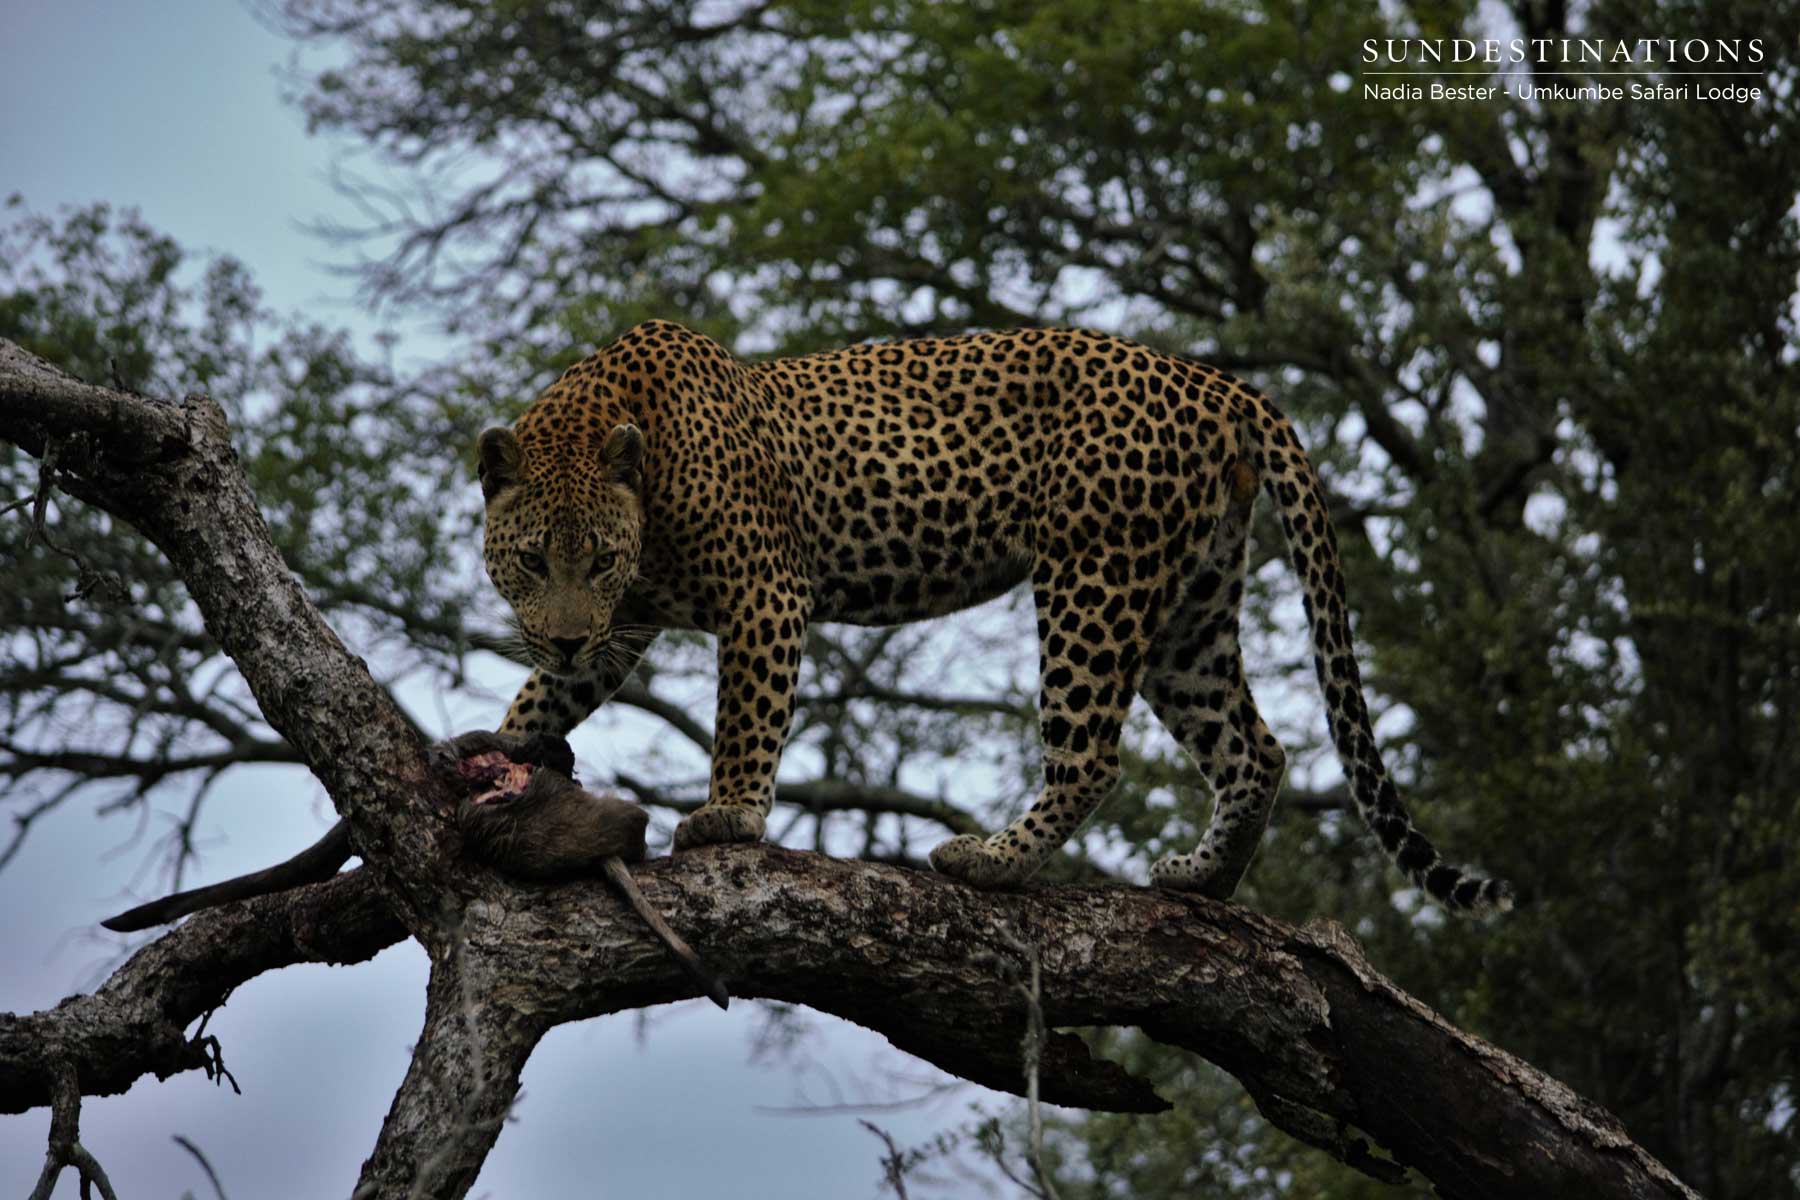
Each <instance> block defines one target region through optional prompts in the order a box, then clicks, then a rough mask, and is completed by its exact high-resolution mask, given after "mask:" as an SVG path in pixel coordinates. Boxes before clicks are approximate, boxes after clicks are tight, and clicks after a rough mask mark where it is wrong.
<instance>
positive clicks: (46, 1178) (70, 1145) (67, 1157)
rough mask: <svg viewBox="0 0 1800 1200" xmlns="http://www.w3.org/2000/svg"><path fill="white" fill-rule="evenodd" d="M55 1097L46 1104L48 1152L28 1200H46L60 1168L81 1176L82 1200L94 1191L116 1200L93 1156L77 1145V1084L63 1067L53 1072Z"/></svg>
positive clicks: (68, 1068)
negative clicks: (54, 1075)
mask: <svg viewBox="0 0 1800 1200" xmlns="http://www.w3.org/2000/svg"><path fill="white" fill-rule="evenodd" d="M54 1086H55V1096H54V1099H53V1100H52V1101H51V1104H50V1149H49V1151H48V1152H47V1153H46V1154H45V1156H44V1170H43V1173H42V1174H41V1175H39V1176H38V1181H37V1186H36V1187H34V1188H32V1189H31V1200H50V1193H51V1192H52V1191H53V1190H54V1189H55V1187H56V1178H57V1176H59V1175H61V1174H62V1170H63V1168H64V1167H74V1168H75V1170H76V1172H77V1173H78V1174H79V1175H80V1176H81V1195H82V1200H87V1197H88V1195H89V1194H90V1191H91V1189H92V1188H95V1187H98V1188H99V1189H100V1195H101V1196H102V1197H103V1198H104V1200H119V1196H118V1193H117V1192H115V1191H113V1185H112V1180H110V1179H108V1178H107V1177H106V1172H105V1171H103V1170H101V1168H100V1164H99V1162H98V1161H96V1160H95V1158H94V1156H93V1155H92V1154H90V1153H88V1151H87V1148H86V1147H85V1146H83V1145H82V1144H81V1140H80V1135H81V1084H80V1082H79V1081H78V1080H77V1078H76V1074H75V1068H74V1067H71V1066H69V1065H68V1064H67V1063H64V1064H62V1065H61V1066H59V1067H58V1068H57V1069H56V1082H55V1085H54Z"/></svg>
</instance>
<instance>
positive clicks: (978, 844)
mask: <svg viewBox="0 0 1800 1200" xmlns="http://www.w3.org/2000/svg"><path fill="white" fill-rule="evenodd" d="M931 868H932V870H934V871H936V872H937V873H938V874H939V875H948V876H949V877H950V878H952V879H959V880H961V881H962V882H964V883H966V884H968V885H969V886H971V887H978V888H1000V887H1010V886H1012V885H1013V884H1016V883H1018V882H1020V881H1021V880H1022V879H1023V878H1024V877H1025V872H1023V871H1020V870H1019V869H1018V868H1017V867H1016V866H1014V865H1013V864H1012V863H1009V862H1007V860H1006V859H1005V858H1003V857H1001V855H1000V853H999V852H998V851H996V850H995V849H994V848H993V847H992V846H990V845H988V844H987V842H986V840H985V839H983V838H978V837H976V836H975V835H974V834H970V833H964V834H958V835H957V836H956V837H953V838H951V839H950V840H949V841H947V842H945V843H943V844H942V845H940V846H939V847H938V848H937V849H935V850H933V851H932V852H931Z"/></svg>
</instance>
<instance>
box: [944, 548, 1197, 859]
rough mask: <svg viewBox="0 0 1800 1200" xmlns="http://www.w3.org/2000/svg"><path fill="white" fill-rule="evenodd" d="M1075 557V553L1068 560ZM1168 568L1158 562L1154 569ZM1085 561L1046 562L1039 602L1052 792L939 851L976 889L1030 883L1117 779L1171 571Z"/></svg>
mask: <svg viewBox="0 0 1800 1200" xmlns="http://www.w3.org/2000/svg"><path fill="white" fill-rule="evenodd" d="M1070 557H1073V556H1070ZM1160 562H1161V557H1160V555H1157V556H1156V557H1155V558H1153V559H1151V567H1152V568H1154V567H1157V566H1158V565H1159V564H1160ZM1134 574H1136V573H1135V572H1134V571H1132V570H1130V569H1129V568H1126V569H1120V568H1118V567H1117V566H1114V567H1110V568H1108V567H1103V566H1101V565H1099V564H1098V562H1090V564H1089V569H1087V570H1083V569H1082V565H1081V564H1080V561H1079V560H1077V561H1075V562H1066V563H1062V564H1058V563H1055V562H1047V563H1044V564H1043V565H1041V566H1040V567H1039V568H1038V570H1037V572H1036V573H1035V574H1034V576H1033V579H1032V591H1033V594H1034V596H1035V598H1036V600H1037V613H1038V640H1039V665H1040V671H1041V682H1040V687H1039V693H1038V707H1039V721H1040V728H1041V730H1042V733H1043V738H1044V788H1043V790H1042V791H1041V792H1040V793H1039V794H1038V798H1037V802H1036V803H1034V804H1033V805H1032V806H1031V808H1030V809H1029V810H1028V811H1027V812H1026V813H1025V815H1024V816H1022V817H1020V818H1019V819H1018V820H1016V821H1014V822H1013V823H1012V824H1010V825H1008V826H1007V827H1006V828H1005V829H1003V830H1001V831H1000V832H999V833H996V834H994V835H993V836H992V837H988V838H980V837H976V836H974V835H972V834H963V835H961V836H959V837H955V838H952V839H950V840H949V841H947V842H944V843H943V844H942V845H940V846H938V847H937V848H936V849H934V850H933V851H932V852H931V865H932V866H933V867H934V868H936V869H937V870H938V871H939V872H941V873H943V874H945V875H949V876H952V877H953V878H956V879H960V880H962V881H963V882H964V883H970V884H974V885H975V886H976V887H1007V886H1011V885H1013V884H1017V883H1021V882H1023V881H1024V880H1025V879H1027V878H1029V877H1030V876H1031V874H1032V873H1033V872H1035V871H1036V870H1037V869H1038V868H1039V867H1040V866H1042V865H1043V863H1044V861H1045V860H1046V859H1048V858H1049V857H1050V856H1051V855H1052V854H1054V853H1056V851H1057V850H1058V849H1060V848H1061V847H1062V845H1063V843H1064V842H1066V841H1068V840H1069V838H1070V837H1071V836H1073V835H1074V833H1075V831H1076V830H1078V829H1080V828H1081V826H1082V825H1083V824H1085V823H1086V821H1087V819H1088V818H1089V817H1090V816H1092V815H1093V813H1094V810H1095V809H1096V808H1098V807H1099V806H1100V802H1101V801H1103V800H1105V799H1106V797H1107V796H1108V795H1110V794H1111V792H1112V790H1113V788H1114V787H1115V786H1116V785H1117V784H1118V782H1119V735H1120V732H1121V730H1122V728H1123V726H1124V722H1125V715H1126V713H1127V712H1128V711H1130V708H1131V700H1132V697H1133V696H1134V695H1135V694H1136V687H1137V683H1138V680H1139V679H1140V678H1141V677H1142V675H1143V671H1144V662H1145V659H1146V656H1147V652H1148V647H1149V645H1150V643H1151V641H1152V635H1153V634H1154V632H1155V627H1156V623H1157V614H1158V612H1159V611H1160V610H1161V608H1162V607H1163V606H1164V603H1165V602H1166V600H1167V599H1168V595H1167V593H1168V591H1170V590H1172V589H1170V588H1168V587H1167V584H1166V578H1167V573H1166V572H1164V573H1161V574H1160V575H1159V573H1158V571H1156V570H1153V569H1149V568H1147V569H1146V570H1145V571H1144V578H1143V579H1142V580H1137V579H1134V578H1133V576H1134Z"/></svg>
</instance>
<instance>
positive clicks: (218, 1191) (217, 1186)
mask: <svg viewBox="0 0 1800 1200" xmlns="http://www.w3.org/2000/svg"><path fill="white" fill-rule="evenodd" d="M174 1141H175V1144H176V1145H177V1146H180V1147H181V1148H182V1149H183V1150H186V1151H187V1152H188V1153H189V1154H191V1155H193V1156H194V1159H195V1161H196V1162H198V1163H199V1164H200V1169H201V1170H202V1171H205V1172H206V1179H207V1182H209V1183H211V1184H212V1187H213V1195H215V1196H217V1197H218V1198H219V1200H225V1185H224V1184H222V1183H220V1182H219V1173H218V1172H217V1171H215V1170H213V1165H212V1163H210V1162H208V1161H207V1160H206V1155H204V1154H202V1153H201V1152H200V1147H198V1146H196V1145H194V1143H192V1142H190V1141H189V1140H188V1139H186V1138H184V1137H182V1136H181V1135H180V1134H179V1133H178V1134H176V1135H175V1136H174Z"/></svg>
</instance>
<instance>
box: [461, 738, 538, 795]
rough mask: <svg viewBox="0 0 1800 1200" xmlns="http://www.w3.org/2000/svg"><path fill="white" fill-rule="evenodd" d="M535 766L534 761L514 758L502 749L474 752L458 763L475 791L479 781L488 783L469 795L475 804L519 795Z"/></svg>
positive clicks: (482, 783)
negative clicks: (482, 752) (502, 751)
mask: <svg viewBox="0 0 1800 1200" xmlns="http://www.w3.org/2000/svg"><path fill="white" fill-rule="evenodd" d="M534 769H535V768H533V767H532V766H531V764H530V763H516V762H513V761H512V760H511V759H509V758H507V757H506V755H504V754H502V753H501V752H500V751H498V750H489V751H488V752H486V753H485V754H471V755H470V756H469V757H467V758H465V759H463V760H461V761H460V762H458V763H457V764H456V771H457V774H459V775H461V776H462V777H463V778H464V779H466V780H468V781H469V784H470V787H471V790H472V791H473V789H474V787H475V786H476V785H485V786H483V787H482V789H481V790H480V791H478V792H475V793H474V794H473V795H471V796H470V797H469V799H470V801H471V802H472V803H475V804H488V803H491V802H493V801H497V800H514V799H517V798H518V796H519V794H520V793H521V792H523V791H524V790H525V785H526V784H527V783H529V782H530V781H531V772H532V771H533V770H534Z"/></svg>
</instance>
